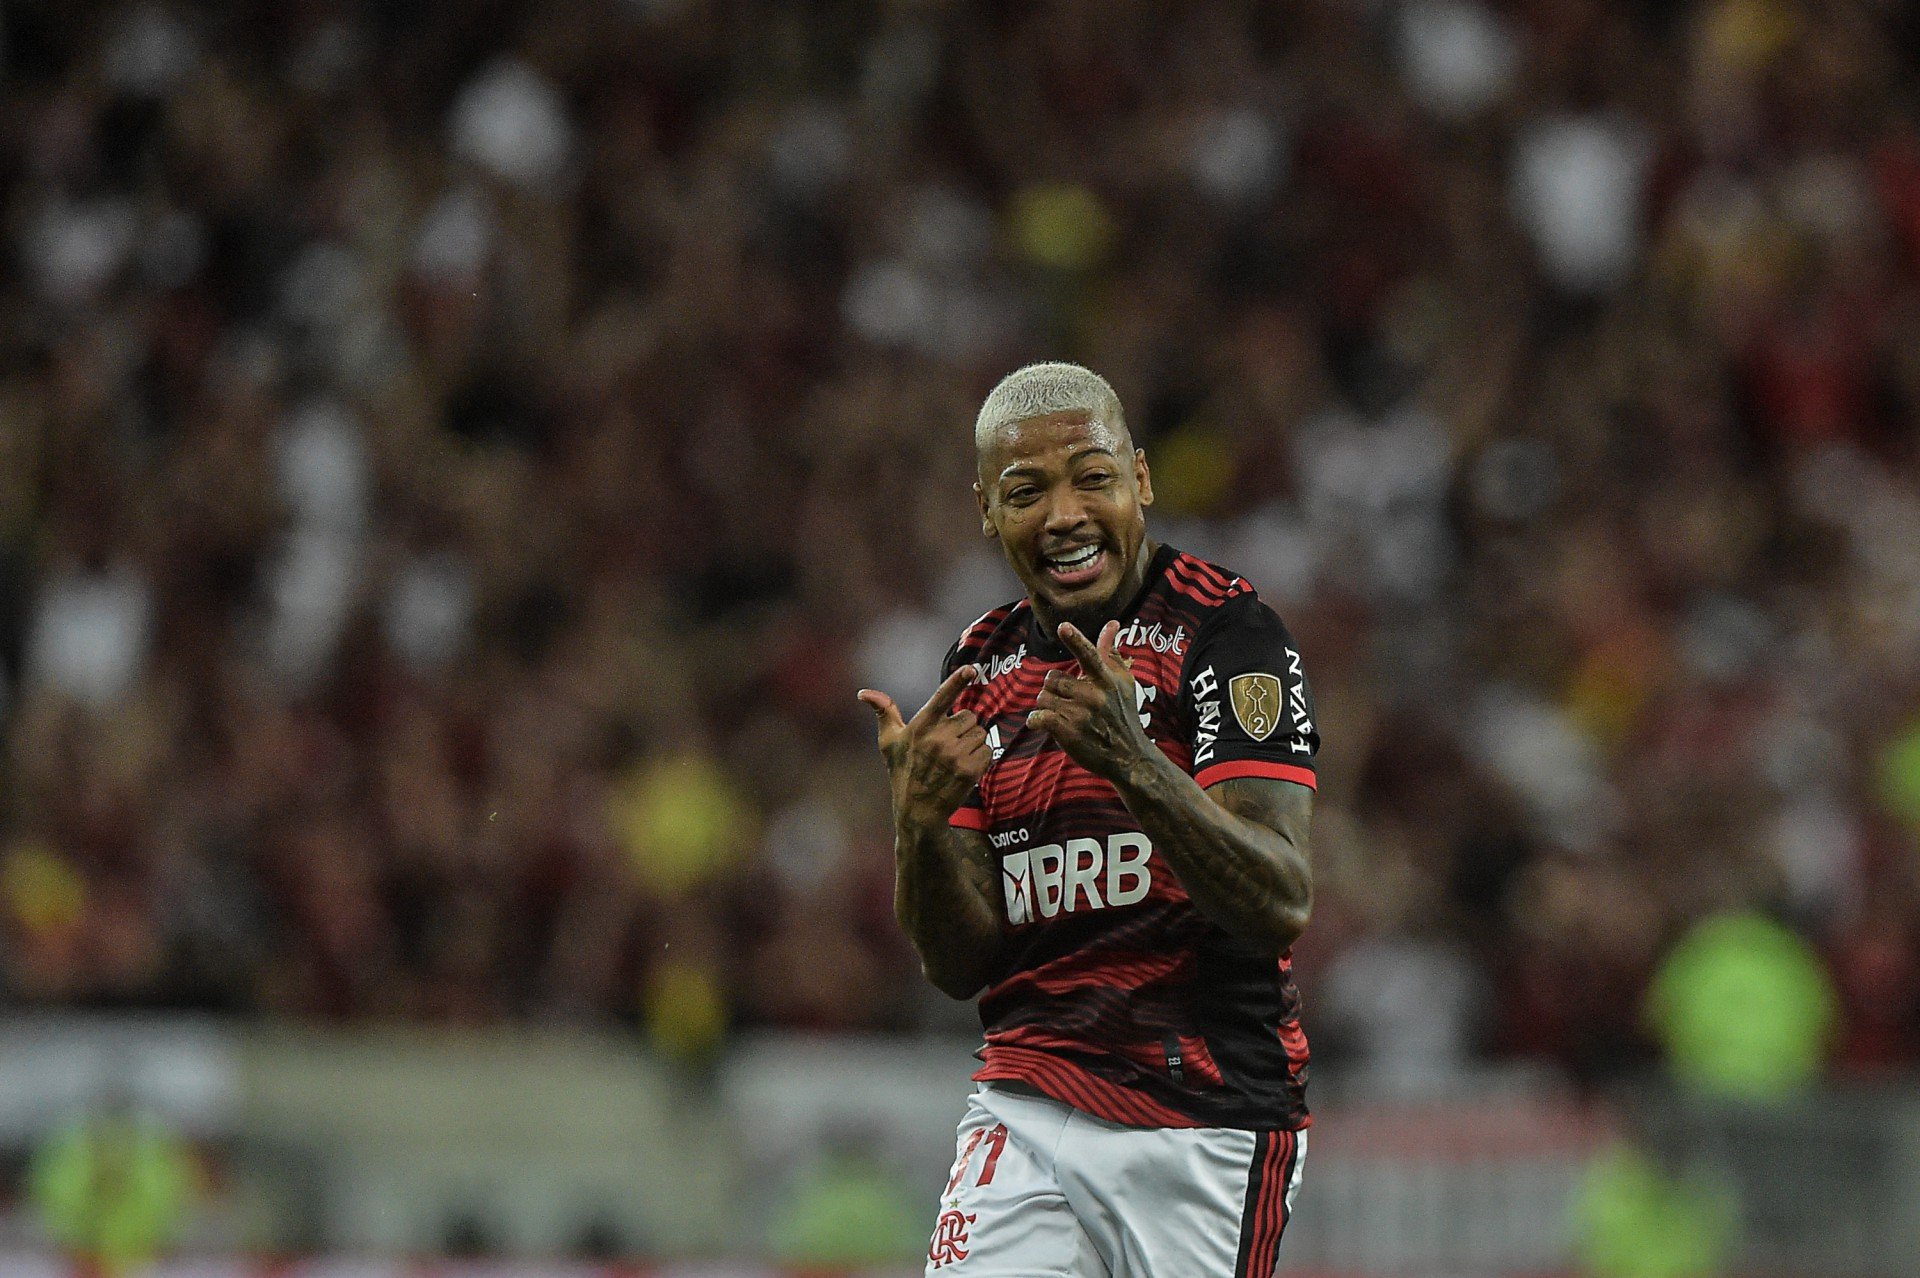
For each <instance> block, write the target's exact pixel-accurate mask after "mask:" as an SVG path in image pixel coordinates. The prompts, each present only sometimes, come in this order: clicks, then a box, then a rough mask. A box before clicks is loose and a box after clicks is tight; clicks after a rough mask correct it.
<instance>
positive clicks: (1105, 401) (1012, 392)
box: [973, 363, 1127, 452]
mask: <svg viewBox="0 0 1920 1278" xmlns="http://www.w3.org/2000/svg"><path fill="white" fill-rule="evenodd" d="M1076 411H1077V412H1083V413H1086V414H1088V415H1089V416H1090V417H1092V418H1093V419H1094V420H1095V421H1097V422H1100V423H1102V424H1104V425H1106V426H1107V427H1108V428H1110V429H1112V430H1114V431H1117V432H1119V433H1120V434H1121V435H1123V436H1124V435H1126V434H1127V419H1126V416H1125V414H1123V413H1122V412H1121V411H1120V397H1119V396H1118V395H1116V394H1114V391H1113V387H1112V386H1110V385H1108V384H1107V379H1106V378H1104V377H1102V376H1100V374H1098V373H1096V372H1094V371H1093V370H1092V369H1090V368H1082V367H1080V365H1078V364H1060V363H1053V364H1029V365H1027V366H1026V367H1025V368H1020V369H1015V370H1014V371H1013V372H1011V373H1008V374H1007V375H1006V376H1005V377H1003V378H1001V379H1000V384H999V385H998V386H995V387H994V388H993V389H992V390H991V391H988V392H987V398H986V399H985V400H984V401H982V403H981V405H980V415H979V416H978V417H976V418H974V419H973V446H974V448H975V449H977V450H980V451H982V452H984V451H985V450H986V447H987V445H988V444H990V443H992V442H993V437H994V436H995V435H996V434H998V433H999V431H1000V429H1001V427H1003V426H1010V425H1012V424H1013V423H1014V422H1024V421H1026V420H1027V419H1028V418H1029V417H1045V416H1046V415H1048V414H1049V413H1066V412H1076Z"/></svg>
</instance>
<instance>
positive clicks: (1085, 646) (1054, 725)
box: [1027, 621, 1157, 781]
mask: <svg viewBox="0 0 1920 1278" xmlns="http://www.w3.org/2000/svg"><path fill="white" fill-rule="evenodd" d="M1119 637H1120V623H1119V622H1117V621H1109V622H1108V623H1107V624H1106V625H1105V626H1103V627H1101V630H1100V643H1099V645H1098V646H1097V647H1096V646H1095V645H1094V644H1093V643H1092V642H1091V641H1090V640H1088V638H1087V637H1086V636H1085V635H1083V634H1081V633H1080V631H1079V630H1078V629H1077V628H1076V627H1075V626H1074V625H1073V623H1072V622H1062V623H1061V625H1060V642H1061V643H1063V644H1065V645H1066V646H1067V650H1068V651H1069V652H1071V653H1072V654H1073V655H1074V656H1075V657H1077V658H1079V660H1080V670H1081V675H1080V677H1079V678H1077V679H1076V678H1074V677H1072V676H1070V675H1067V674H1063V673H1062V672H1060V671H1058V670H1053V671H1049V672H1048V674H1047V678H1046V682H1045V683H1043V684H1041V686H1040V695H1039V696H1038V697H1037V698H1035V705H1036V706H1037V707H1038V708H1037V709H1036V710H1034V711H1033V713H1032V714H1029V715H1028V716H1027V726H1028V727H1030V728H1038V729H1039V730H1041V731H1042V732H1045V733H1047V734H1048V735H1049V736H1051V737H1052V738H1053V739H1054V740H1055V741H1058V742H1059V743H1060V748H1061V749H1063V750H1065V751H1066V752H1067V754H1068V756H1069V757H1071V758H1072V759H1073V761H1074V762H1075V763H1078V764H1079V765H1080V766H1081V767H1083V768H1085V769H1086V770H1087V771H1089V772H1091V773H1093V774H1094V775H1095V776H1097V777H1105V778H1106V779H1107V780H1109V781H1115V780H1118V779H1119V778H1120V776H1121V775H1123V774H1124V773H1125V772H1126V770H1127V769H1128V768H1129V767H1130V766H1132V765H1133V764H1134V763H1136V762H1138V761H1139V760H1140V759H1141V758H1143V757H1144V756H1145V754H1146V752H1147V751H1148V750H1151V749H1155V748H1157V747H1155V746H1154V744H1153V741H1152V740H1151V739H1150V738H1149V737H1148V736H1147V733H1146V729H1144V728H1142V727H1141V726H1140V710H1139V700H1138V697H1139V694H1138V692H1137V690H1136V685H1135V683H1134V679H1133V663H1132V662H1130V661H1128V660H1126V659H1124V658H1122V657H1119V656H1116V655H1114V651H1113V647H1114V644H1115V642H1116V641H1118V639H1119Z"/></svg>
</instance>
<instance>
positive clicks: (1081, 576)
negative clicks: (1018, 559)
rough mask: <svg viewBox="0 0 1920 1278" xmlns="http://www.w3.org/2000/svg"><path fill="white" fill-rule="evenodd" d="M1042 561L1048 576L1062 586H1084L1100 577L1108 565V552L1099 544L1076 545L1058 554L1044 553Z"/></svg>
mask: <svg viewBox="0 0 1920 1278" xmlns="http://www.w3.org/2000/svg"><path fill="white" fill-rule="evenodd" d="M1040 563H1041V565H1042V566H1043V567H1045V568H1046V570H1047V576H1048V577H1050V578H1052V579H1053V581H1054V583H1055V584H1057V585H1061V586H1084V585H1086V584H1087V583H1088V582H1090V581H1093V580H1094V579H1095V578H1097V577H1099V575H1100V573H1101V571H1102V570H1104V569H1105V568H1106V566H1107V552H1106V551H1104V550H1102V549H1101V548H1100V547H1099V546H1098V545H1092V546H1076V547H1074V548H1073V549H1072V550H1068V551H1064V552H1062V553H1061V554H1057V555H1043V556H1041V558H1040Z"/></svg>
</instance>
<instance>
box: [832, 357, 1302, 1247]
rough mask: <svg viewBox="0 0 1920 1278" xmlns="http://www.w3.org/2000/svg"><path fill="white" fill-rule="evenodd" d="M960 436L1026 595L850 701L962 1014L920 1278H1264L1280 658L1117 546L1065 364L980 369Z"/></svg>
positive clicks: (1287, 744) (1249, 627)
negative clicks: (964, 1054)
mask: <svg viewBox="0 0 1920 1278" xmlns="http://www.w3.org/2000/svg"><path fill="white" fill-rule="evenodd" d="M974 444H975V448H976V451H977V453H978V460H979V481H978V483H977V484H976V485H975V491H976V493H977V494H978V496H979V499H980V518H981V526H982V528H983V530H984V531H985V533H986V535H987V536H989V537H992V538H995V539H996V540H998V541H999V543H1000V546H1001V549H1002V550H1003V551H1004V552H1005V554H1006V557H1007V562H1008V563H1009V564H1010V565H1012V567H1013V571H1014V572H1015V574H1016V575H1017V576H1018V577H1019V579H1020V582H1021V584H1022V585H1023V586H1024V587H1025V588H1026V597H1025V598H1023V599H1020V600H1017V601H1016V602H1014V603H1011V604H1007V605H1005V606H1004V607H1000V608H995V609H994V610H993V611H991V612H989V613H987V614H986V615H985V616H984V617H982V618H980V620H978V621H976V622H975V623H974V624H973V625H971V626H969V627H968V628H967V630H966V633H965V634H963V635H962V636H961V638H960V641H959V642H958V643H957V644H955V645H954V647H953V649H952V650H951V651H950V652H949V653H948V654H947V659H946V669H945V676H946V677H945V679H944V680H943V682H942V683H941V684H940V686H939V688H937V689H936V690H935V691H934V693H933V696H932V697H931V699H929V700H928V702H927V703H926V705H924V706H923V707H921V709H920V710H919V712H918V713H916V714H915V715H914V716H913V717H912V718H911V719H904V718H903V717H902V715H901V713H900V710H899V708H898V707H897V706H896V705H895V704H894V702H893V701H892V700H891V699H890V698H889V697H887V696H886V695H885V694H884V693H880V692H875V691H872V690H862V691H861V693H860V699H861V700H862V701H863V702H865V703H866V704H867V705H868V706H869V707H870V708H871V709H872V710H873V712H874V715H875V717H876V719H877V720H878V725H879V737H880V751H881V754H882V756H883V757H884V758H885V759H886V762H887V769H888V774H889V779H890V784H891V790H892V800H893V815H894V830H895V852H896V875H895V907H896V910H897V912H898V914H899V917H900V922H901V924H902V926H903V927H904V928H905V929H906V931H907V934H908V935H909V936H910V937H911V938H912V940H913V943H914V946H915V948H916V949H918V951H919V953H920V957H921V962H922V966H923V967H924V969H925V971H926V974H927V978H928V979H929V980H931V981H932V982H933V983H934V984H935V985H936V986H938V987H939V988H940V989H941V990H943V991H945V992H946V993H947V994H949V995H951V996H953V997H954V998H971V997H973V996H975V995H976V994H977V995H979V997H980V1019H981V1023H982V1025H983V1026H984V1027H985V1031H986V1043H985V1046H984V1047H983V1048H982V1050H981V1053H980V1056H981V1060H982V1062H983V1063H982V1066H981V1068H980V1070H979V1071H978V1072H977V1073H975V1075H974V1078H975V1080H976V1081H977V1082H978V1083H979V1087H978V1089H977V1090H976V1091H975V1093H974V1095H973V1097H972V1098H971V1101H970V1103H969V1106H968V1110H967V1114H966V1117H965V1119H964V1120H963V1121H962V1123H961V1125H960V1132H959V1146H958V1157H957V1158H956V1159H955V1162H954V1166H953V1172H952V1175H951V1177H950V1178H949V1180H948V1183H947V1187H946V1191H945V1194H944V1195H943V1200H942V1203H941V1212H940V1215H939V1218H938V1221H937V1223H936V1226H935V1230H934V1236H933V1242H932V1244H931V1246H930V1247H929V1249H928V1256H927V1272H928V1273H929V1274H931V1273H933V1272H935V1271H951V1272H952V1273H953V1274H954V1275H956V1278H958V1276H961V1275H965V1276H975V1275H977V1276H979V1278H1031V1276H1032V1275H1036V1274H1064V1275H1074V1276H1076V1278H1077V1276H1080V1275H1086V1276H1088V1278H1093V1276H1096V1275H1099V1276H1104V1278H1148V1276H1150V1275H1155V1276H1161V1278H1165V1276H1168V1275H1178V1276H1180V1278H1187V1276H1189V1275H1192V1276H1194V1278H1201V1276H1210V1275H1221V1276H1223V1278H1224V1276H1225V1275H1229V1274H1231V1275H1234V1276H1235V1278H1241V1276H1244V1275H1253V1274H1257V1275H1261V1278H1266V1276H1267V1275H1270V1274H1272V1273H1273V1270H1274V1265H1275V1256H1276V1253H1277V1250H1278V1248H1279V1244H1280V1235H1281V1232H1282V1231H1283V1230H1284V1229H1285V1227H1286V1222H1287V1217H1288V1215H1289V1213H1290V1211H1291V1209H1292V1202H1293V1195H1294V1191H1295V1190H1296V1188H1297V1187H1298V1185H1299V1179H1300V1171H1301V1163H1302V1160H1303V1158H1304V1156H1305V1153H1306V1128H1307V1125H1308V1123H1309V1121H1310V1120H1309V1119H1308V1117H1307V1109H1306V1104H1305V1088H1306V1078H1307V1043H1306V1038H1305V1036H1304V1035H1303V1034H1302V1032H1301V1029H1300V1022H1299V1015H1298V1009H1299V995H1298V993H1297V991H1296V990H1295V989H1294V986H1293V981H1292V977H1291V967H1292V964H1291V958H1290V947H1291V946H1292V944H1293V941H1294V939H1295V938H1296V937H1298V936H1299V935H1300V932H1301V930H1302V929H1303V928H1304V927H1305V926H1306V922H1307V916H1308V913H1309V911H1310V908H1311V903H1312V887H1311V876H1310V873H1309V868H1308V862H1307V830H1308V826H1309V821H1310V816H1311V811H1312V798H1313V789H1314V763H1313V760H1314V754H1315V752H1316V750H1317V749H1318V746H1319V736H1318V734H1317V732H1316V731H1315V729H1314V724H1313V701H1312V695H1311V693H1310V692H1309V691H1308V688H1307V684H1306V680H1305V676H1304V675H1303V674H1302V673H1301V665H1300V656H1299V653H1298V651H1297V650H1296V649H1295V647H1294V644H1293V641H1292V639H1291V638H1290V637H1289V636H1288V634H1287V631H1286V628H1285V627H1284V626H1282V625H1281V623H1280V619H1279V618H1278V617H1276V616H1275V615H1274V613H1273V611H1272V610H1271V609H1269V608H1268V607H1267V606H1266V605H1265V604H1263V603H1261V602H1260V600H1259V597H1258V596H1257V595H1256V594H1255V593H1254V590H1253V588H1252V587H1251V586H1250V585H1248V584H1247V582H1245V581H1244V580H1242V579H1241V578H1239V577H1237V576H1235V575H1234V574H1233V573H1231V572H1229V571H1227V570H1225V569H1222V568H1217V567H1215V566H1213V565H1212V564H1208V563H1206V562H1204V561H1202V560H1199V559H1196V558H1195V557H1193V556H1192V555H1188V554H1183V553H1181V552H1179V551H1176V550H1174V549H1172V548H1171V547H1168V546H1162V545H1158V544H1157V543H1155V542H1154V541H1153V540H1152V539H1151V538H1150V537H1148V535H1147V526H1146V508H1147V507H1148V506H1149V505H1151V504H1152V502H1153V482H1152V476H1151V475H1150V473H1149V472H1148V469H1147V460H1146V455H1145V454H1144V453H1143V452H1142V451H1141V450H1139V449H1136V448H1135V447H1134V446H1133V441H1132V439H1131V437H1130V436H1129V435H1128V432H1127V425H1126V419H1125V417H1124V416H1123V414H1122V412H1121V408H1120V401H1119V399H1118V397H1117V396H1115V394H1114V392H1113V388H1112V387H1111V386H1109V385H1108V384H1107V383H1106V381H1105V380H1103V379H1102V378H1100V377H1099V376H1097V375H1096V374H1094V373H1092V372H1089V371H1088V370H1087V369H1084V368H1080V367H1078V366H1077V365H1072V364H1036V365H1032V366H1030V367H1028V368H1023V369H1021V370H1019V371H1018V372H1016V373H1014V374H1012V375H1011V376H1009V377H1007V378H1006V379H1005V380H1003V381H1002V382H1001V383H1000V384H999V385H998V386H996V387H995V388H994V390H993V392H992V393H991V394H990V395H988V396H987V399H986V402H985V403H984V404H983V405H982V406H981V409H980V415H979V418H978V419H977V421H976V423H975V427H974Z"/></svg>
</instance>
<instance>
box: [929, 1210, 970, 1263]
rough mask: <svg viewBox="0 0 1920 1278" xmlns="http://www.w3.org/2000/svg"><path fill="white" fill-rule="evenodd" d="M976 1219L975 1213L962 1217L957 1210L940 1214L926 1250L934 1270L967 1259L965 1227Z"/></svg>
mask: <svg viewBox="0 0 1920 1278" xmlns="http://www.w3.org/2000/svg"><path fill="white" fill-rule="evenodd" d="M977 1218H978V1216H977V1214H976V1213H969V1214H966V1215H962V1214H961V1213H960V1212H959V1211H958V1210H957V1209H951V1210H948V1211H943V1212H941V1213H940V1219H939V1221H938V1222H936V1223H935V1225H934V1227H933V1242H932V1244H931V1245H929V1246H928V1248H927V1259H928V1260H930V1261H932V1262H933V1267H934V1268H935V1269H938V1268H940V1267H941V1266H942V1265H951V1264H952V1263H953V1262H954V1261H956V1260H965V1259H966V1258H967V1226H968V1225H971V1224H972V1223H973V1222H974V1221H975V1220H976V1219H977Z"/></svg>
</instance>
